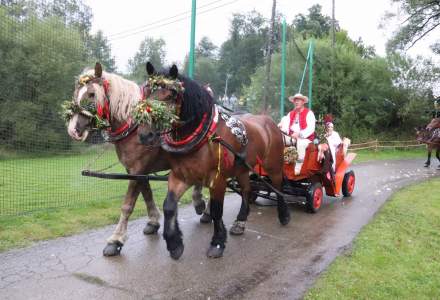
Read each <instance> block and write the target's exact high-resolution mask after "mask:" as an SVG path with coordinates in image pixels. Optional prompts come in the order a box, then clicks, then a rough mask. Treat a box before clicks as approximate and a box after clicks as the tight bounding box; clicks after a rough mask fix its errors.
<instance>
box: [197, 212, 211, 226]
mask: <svg viewBox="0 0 440 300" xmlns="http://www.w3.org/2000/svg"><path fill="white" fill-rule="evenodd" d="M211 222H212V217H211V216H210V215H208V214H206V213H203V215H202V216H201V217H200V223H204V224H207V223H211Z"/></svg>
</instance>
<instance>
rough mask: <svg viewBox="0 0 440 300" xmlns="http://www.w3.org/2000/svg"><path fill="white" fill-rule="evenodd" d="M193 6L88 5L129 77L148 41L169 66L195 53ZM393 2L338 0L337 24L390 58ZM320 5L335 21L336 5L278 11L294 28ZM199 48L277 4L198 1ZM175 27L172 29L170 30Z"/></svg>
mask: <svg viewBox="0 0 440 300" xmlns="http://www.w3.org/2000/svg"><path fill="white" fill-rule="evenodd" d="M191 2H192V1H191V0H154V1H151V0H123V1H102V0H101V1H97V0H85V3H87V4H88V5H89V6H90V7H91V8H92V10H93V15H94V19H93V22H92V26H93V27H92V31H93V32H96V31H97V30H102V31H103V32H104V34H105V35H106V36H107V37H108V39H109V40H110V42H111V46H112V53H113V55H114V56H115V57H116V63H117V67H118V69H119V70H120V71H126V67H127V61H128V59H129V58H131V57H133V55H134V53H135V52H136V51H137V50H138V48H139V44H140V42H141V41H142V40H143V39H144V38H145V37H146V36H152V37H155V38H159V37H162V38H163V39H164V40H165V41H166V52H167V62H181V61H183V58H184V57H185V54H186V53H187V52H188V51H189V37H190V11H191ZM390 2H391V1H390V0H368V1H367V0H336V13H335V15H336V19H337V20H338V21H339V24H340V26H341V27H342V28H343V29H345V30H347V31H348V34H349V36H350V37H351V38H353V39H358V38H359V37H361V38H362V39H363V40H364V42H365V43H366V44H367V45H372V46H374V47H375V48H376V50H377V53H378V54H381V55H382V54H384V53H385V43H386V41H387V39H388V38H389V37H390V35H391V33H392V31H393V30H395V28H396V26H397V25H396V24H397V23H394V24H389V25H388V26H387V27H386V28H385V29H379V24H380V22H381V20H382V18H383V16H384V13H385V11H387V10H388V11H390V10H391V11H394V12H398V8H397V7H396V6H391V4H390ZM316 3H319V4H320V5H321V6H322V7H323V14H325V15H329V16H331V3H332V0H303V1H300V0H296V1H294V0H278V1H277V11H279V12H281V13H282V14H284V15H285V16H286V20H287V22H288V23H291V21H292V20H293V18H294V17H295V15H297V14H299V13H302V14H307V9H308V8H309V7H310V6H312V5H313V4H316ZM197 7H198V15H197V19H196V28H197V29H196V43H197V42H198V41H199V40H200V39H201V38H202V37H203V36H208V37H209V38H210V39H211V40H212V41H213V42H214V43H215V44H216V45H217V46H220V45H221V44H222V42H224V41H225V40H226V39H227V37H228V33H229V32H228V31H229V25H230V21H231V18H232V14H233V13H237V12H241V13H244V12H248V11H251V10H252V9H255V10H257V11H258V12H260V13H262V14H263V15H264V16H265V17H266V18H270V14H271V8H272V0H258V1H257V0H197ZM167 23H169V24H167ZM435 34H438V32H437V33H432V34H431V36H430V37H428V40H427V41H424V42H423V43H420V44H419V45H417V46H416V47H414V48H413V49H412V50H411V51H410V54H412V55H415V54H422V55H425V56H426V55H429V53H430V51H429V49H428V46H427V45H428V42H429V40H432V39H433V36H434V35H435Z"/></svg>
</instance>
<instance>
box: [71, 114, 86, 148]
mask: <svg viewBox="0 0 440 300" xmlns="http://www.w3.org/2000/svg"><path fill="white" fill-rule="evenodd" d="M78 118H79V115H78V114H75V115H74V116H73V117H72V119H70V121H69V125H68V126H67V133H68V134H69V135H70V137H71V138H73V139H74V140H77V141H81V142H84V141H85V140H86V138H87V136H88V135H89V131H88V130H87V129H86V130H84V132H83V133H82V135H81V136H80V135H79V134H78V132H77V131H76V125H77V123H78Z"/></svg>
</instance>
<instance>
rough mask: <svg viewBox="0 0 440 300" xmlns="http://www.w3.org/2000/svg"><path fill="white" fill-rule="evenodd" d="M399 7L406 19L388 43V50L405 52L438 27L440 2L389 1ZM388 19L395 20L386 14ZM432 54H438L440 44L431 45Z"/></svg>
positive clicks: (421, 0) (420, 0)
mask: <svg viewBox="0 0 440 300" xmlns="http://www.w3.org/2000/svg"><path fill="white" fill-rule="evenodd" d="M391 1H392V2H393V3H396V4H398V5H399V7H400V11H402V12H403V13H404V14H405V15H406V18H405V20H404V21H403V23H402V24H401V26H399V29H398V30H397V31H396V32H395V34H394V36H393V37H392V39H391V40H390V41H389V42H388V48H389V49H390V50H392V49H401V50H406V49H409V48H411V47H412V46H414V44H416V43H417V42H418V41H420V40H421V39H423V38H424V37H425V36H427V35H428V34H429V33H431V32H433V31H434V30H435V29H436V28H437V27H438V26H439V25H440V0H391ZM387 18H388V19H394V18H396V14H395V13H390V12H388V14H387ZM432 49H433V51H434V52H436V53H438V54H440V44H439V43H438V42H437V43H435V44H433V45H432Z"/></svg>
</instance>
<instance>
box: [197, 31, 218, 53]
mask: <svg viewBox="0 0 440 300" xmlns="http://www.w3.org/2000/svg"><path fill="white" fill-rule="evenodd" d="M217 49H218V47H217V46H216V45H215V44H214V43H213V42H212V41H211V40H210V39H209V38H208V37H206V36H204V37H202V39H201V40H200V42H199V44H198V45H197V48H196V57H208V58H215V57H216V51H217Z"/></svg>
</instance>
